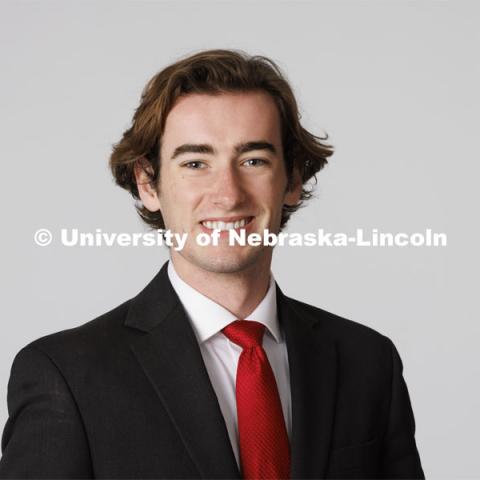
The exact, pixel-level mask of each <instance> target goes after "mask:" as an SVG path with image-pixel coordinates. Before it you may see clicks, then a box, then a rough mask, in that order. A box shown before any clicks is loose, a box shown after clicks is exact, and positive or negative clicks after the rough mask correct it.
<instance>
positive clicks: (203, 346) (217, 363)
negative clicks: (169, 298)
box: [168, 260, 292, 467]
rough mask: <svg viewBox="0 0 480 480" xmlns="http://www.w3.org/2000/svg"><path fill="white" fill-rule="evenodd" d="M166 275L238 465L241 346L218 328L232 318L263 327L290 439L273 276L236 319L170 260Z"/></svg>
mask: <svg viewBox="0 0 480 480" xmlns="http://www.w3.org/2000/svg"><path fill="white" fill-rule="evenodd" d="M168 277H169V279H170V282H171V284H172V286H173V288H174V290H175V292H176V293H177V295H178V297H179V298H180V301H181V302H182V304H183V306H184V308H185V310H186V312H187V315H188V317H189V320H190V322H191V324H192V327H193V330H194V332H195V335H196V337H197V340H198V344H199V346H200V351H201V353H202V357H203V361H204V363H205V366H206V369H207V372H208V375H209V377H210V381H211V383H212V386H213V389H214V390H215V393H216V395H217V398H218V403H219V405H220V409H221V411H222V414H223V418H224V419H225V424H226V426H227V431H228V435H229V437H230V442H231V444H232V448H233V452H234V454H235V458H236V460H237V465H238V466H239V467H240V462H239V447H238V422H237V404H236V399H235V378H236V373H237V365H238V359H239V357H240V354H241V353H242V348H241V347H239V346H238V345H236V344H235V343H233V342H231V341H230V340H228V338H227V337H226V336H225V335H224V334H223V333H222V332H221V330H222V328H224V327H226V326H227V325H229V324H230V323H232V322H234V321H235V320H254V321H256V322H259V323H262V324H263V325H265V327H266V328H265V335H264V336H263V348H264V350H265V352H266V354H267V357H268V360H269V362H270V365H271V367H272V370H273V374H274V375H275V380H276V382H277V387H278V393H279V395H280V401H281V403H282V409H283V418H284V419H285V425H286V427H287V433H288V436H289V438H291V426H292V421H291V419H292V414H291V395H290V375H289V368H288V357H287V346H286V344H285V339H284V336H283V334H282V331H281V329H280V325H279V323H278V316H277V295H276V288H275V281H274V279H273V275H270V286H269V288H268V292H267V294H266V295H265V297H264V299H263V300H262V301H261V302H260V303H259V304H258V306H257V307H256V308H255V310H254V311H253V312H252V313H251V314H250V315H248V318H246V319H238V318H237V317H236V316H235V315H233V314H232V313H231V312H230V311H228V310H227V309H226V308H224V307H222V306H221V305H219V304H218V303H215V302H214V301H213V300H210V299H209V298H208V297H206V296H205V295H202V294H201V293H200V292H199V291H197V290H195V289H194V288H192V287H191V286H190V285H188V284H187V283H185V282H184V281H183V280H182V279H181V278H180V277H179V275H178V274H177V272H176V271H175V268H174V266H173V262H172V261H171V260H170V261H169V262H168Z"/></svg>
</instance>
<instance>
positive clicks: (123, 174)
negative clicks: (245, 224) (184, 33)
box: [110, 50, 333, 229]
mask: <svg viewBox="0 0 480 480" xmlns="http://www.w3.org/2000/svg"><path fill="white" fill-rule="evenodd" d="M258 90H261V91H265V92H267V93H268V94H270V95H271V96H272V98H273V100H274V101H275V103H276V105H277V108H278V111H279V114H280V119H281V128H282V143H283V154H284V160H285V166H286V171H287V178H288V188H292V186H293V182H294V174H295V172H298V174H299V176H300V178H301V180H302V185H303V187H302V193H301V197H300V201H299V203H298V204H297V205H284V206H283V211H282V221H281V227H283V226H284V225H285V224H286V223H287V221H288V219H289V217H290V215H291V214H292V213H293V212H295V211H296V210H297V209H298V208H299V207H300V206H301V205H302V203H303V202H304V201H305V200H307V199H308V198H310V197H311V195H312V193H311V190H310V189H308V190H307V189H306V188H305V186H306V183H307V182H308V181H309V180H310V179H312V178H313V179H314V180H315V183H316V175H315V174H316V173H317V172H319V171H320V169H321V168H323V167H324V165H325V164H326V163H327V158H328V157H330V155H332V153H333V148H332V146H331V145H328V144H327V143H324V141H325V140H327V138H328V136H327V135H325V136H324V137H319V136H315V135H313V134H312V133H310V132H308V131H307V130H305V129H304V128H303V127H302V125H301V124H300V114H299V111H298V106H297V102H296V100H295V96H294V94H293V91H292V88H291V87H290V85H289V83H288V81H287V80H286V78H285V76H284V75H283V73H282V72H281V71H280V69H279V67H278V66H277V65H276V64H275V62H273V61H272V60H270V59H269V58H267V57H264V56H260V55H254V56H251V55H248V54H246V53H245V52H242V51H238V50H206V51H201V52H198V53H196V54H194V55H191V56H189V57H187V58H184V59H181V60H179V61H178V62H176V63H174V64H172V65H169V66H168V67H166V68H165V69H163V70H162V71H161V72H159V73H157V74H156V75H155V76H154V77H153V78H152V79H151V80H150V81H149V82H148V83H147V85H146V86H145V88H144V90H143V92H142V96H141V101H140V105H139V107H138V108H137V110H136V111H135V114H134V116H133V120H132V124H131V126H130V128H128V129H127V130H126V131H125V132H124V133H123V136H122V139H121V140H120V141H119V142H118V143H117V144H115V145H114V146H113V152H112V155H111V157H110V168H111V170H112V173H113V176H114V178H115V181H116V183H117V185H120V186H121V187H122V188H125V189H126V190H128V191H129V192H130V193H131V194H132V196H133V197H134V198H135V199H136V200H137V202H136V209H137V211H138V213H139V215H140V217H141V218H142V219H143V220H144V221H145V222H146V223H148V224H149V225H150V226H152V227H153V228H155V229H163V228H165V224H164V221H163V217H162V214H161V212H160V211H156V212H151V211H149V210H148V209H146V208H145V207H144V206H143V205H142V204H141V202H140V197H139V194H138V187H137V183H136V179H135V166H136V165H137V164H139V165H140V166H141V167H142V168H143V169H144V170H145V171H146V172H147V173H148V176H149V178H150V181H151V182H152V185H154V186H155V188H158V185H159V183H158V180H159V172H160V161H161V159H160V142H161V138H162V134H163V131H164V127H165V120H166V118H167V115H168V113H169V112H170V110H171V109H172V108H173V106H174V104H175V101H176V100H177V99H178V98H179V97H180V96H182V95H188V94H189V93H207V94H219V93H224V92H249V91H258Z"/></svg>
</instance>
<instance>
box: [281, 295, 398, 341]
mask: <svg viewBox="0 0 480 480" xmlns="http://www.w3.org/2000/svg"><path fill="white" fill-rule="evenodd" d="M288 301H289V302H290V305H291V307H292V308H293V309H294V310H295V311H296V312H297V314H298V315H299V316H301V317H303V318H308V319H309V320H310V322H311V323H312V324H315V325H316V326H317V327H318V328H321V329H322V330H323V331H324V332H325V333H327V334H328V335H329V336H331V337H332V338H334V339H335V340H337V341H338V342H341V343H348V342H349V341H354V342H355V343H357V344H362V343H363V344H365V345H367V346H369V345H384V346H385V345H388V347H389V348H391V345H392V342H391V340H390V339H389V338H388V337H386V336H385V335H383V334H382V333H380V332H378V331H377V330H375V329H373V328H371V327H369V326H367V325H364V324H362V323H359V322H355V321H353V320H349V319H347V318H344V317H341V316H339V315H336V314H334V313H331V312H328V311H327V310H323V309H321V308H319V307H316V306H314V305H310V304H308V303H304V302H301V301H299V300H296V299H293V298H288Z"/></svg>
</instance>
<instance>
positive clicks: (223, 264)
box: [182, 248, 266, 273]
mask: <svg viewBox="0 0 480 480" xmlns="http://www.w3.org/2000/svg"><path fill="white" fill-rule="evenodd" d="M245 253H247V252H229V251H228V250H227V251H223V252H221V251H219V250H215V251H213V252H205V251H203V252H202V251H201V252H190V254H188V253H187V252H184V254H183V255H182V256H183V257H184V258H185V260H187V261H188V262H189V263H192V264H194V265H196V266H197V267H198V268H201V269H202V270H205V271H207V272H211V273H239V272H242V271H244V270H246V269H248V268H249V267H252V266H253V265H255V264H256V263H258V261H259V260H260V258H261V257H262V255H265V253H266V252H265V249H263V248H255V249H252V250H250V251H249V252H248V253H247V254H245Z"/></svg>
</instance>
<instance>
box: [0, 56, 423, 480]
mask: <svg viewBox="0 0 480 480" xmlns="http://www.w3.org/2000/svg"><path fill="white" fill-rule="evenodd" d="M331 153H332V150H331V148H330V147H329V146H327V145H325V144H324V143H322V139H320V138H318V137H315V136H313V135H311V134H310V133H309V132H307V131H306V130H305V129H303V128H302V126H301V125H300V122H299V115H298V110H297V106H296V103H295V98H294V96H293V94H292V91H291V89H290V87H289V85H288V83H287V82H286V80H285V79H284V78H283V77H282V75H281V73H280V72H279V70H278V68H277V67H276V66H275V64H273V62H271V61H269V60H268V59H266V58H264V57H249V56H247V55H245V54H242V53H239V52H234V51H225V50H214V51H206V52H201V53H198V54H196V55H194V56H191V57H189V58H186V59H183V60H181V61H179V62H177V63H176V64H174V65H171V66H169V67H167V68H166V69H164V70H163V71H162V72H160V73H159V74H158V75H156V76H155V77H154V78H153V79H152V80H151V81H150V82H149V84H148V85H147V87H146V89H145V91H144V93H143V96H142V101H141V104H140V106H139V108H138V109H137V111H136V113H135V116H134V119H133V123H132V126H131V128H129V129H128V130H127V131H126V132H125V133H124V136H123V138H122V140H121V141H120V142H119V143H118V144H117V145H116V146H115V149H114V152H113V154H112V158H111V167H112V171H113V173H114V176H115V178H116V180H117V183H118V184H119V185H121V186H122V187H124V188H126V189H128V190H129V191H130V192H131V193H132V194H133V196H134V197H135V198H136V199H137V200H138V201H141V204H138V205H137V208H138V210H139V213H140V215H141V216H142V218H144V219H145V220H146V221H147V222H148V223H149V224H150V225H152V226H154V227H155V228H167V229H169V230H170V231H171V232H173V233H178V234H187V237H186V239H187V240H186V243H185V246H184V248H182V249H178V250H177V249H174V248H171V250H170V254H171V259H170V261H169V262H168V264H166V265H164V266H163V268H162V269H161V270H160V272H159V273H158V274H157V276H156V277H155V278H154V279H153V280H152V281H151V283H150V284H149V285H147V287H146V288H145V289H144V290H143V291H142V292H140V293H139V294H138V295H137V296H136V297H135V298H133V299H131V300H129V301H127V302H126V303H124V304H122V305H120V306H119V307H117V308H116V309H114V310H112V311H110V312H108V313H106V314H104V315H102V316H101V317H99V318H97V319H95V320H93V321H91V322H89V323H87V324H85V325H83V326H81V327H78V328H75V329H71V330H67V331H63V332H59V333H57V334H54V335H50V336H47V337H44V338H42V339H39V340H37V341H35V342H33V343H32V344H30V345H28V346H27V347H25V348H24V349H23V350H22V351H21V352H20V353H19V354H18V355H17V357H16V358H15V361H14V364H13V367H12V373H11V379H10V384H9V393H8V395H9V398H8V401H9V412H10V418H9V420H8V423H7V425H6V427H5V431H4V436H3V441H2V447H3V457H2V459H1V461H0V477H1V478H12V477H36V478H47V477H50V478H60V477H63V478H93V477H98V478H185V479H187V478H189V479H190V478H242V477H243V478H253V479H256V478H259V479H264V478H265V479H266V478H423V472H422V468H421V465H420V459H419V456H418V452H417V448H416V445H415V440H414V430H415V426H414V419H413V414H412V409H411V406H410V401H409V397H408V392H407V388H406V385H405V383H404V381H403V378H402V364H401V361H400V358H399V356H398V354H397V352H396V350H395V347H394V346H393V344H392V343H391V341H390V340H389V339H387V338H386V337H384V336H382V335H380V334H379V333H376V332H375V331H373V330H371V329H369V328H367V327H364V326H361V325H359V324H356V323H353V322H351V321H348V320H345V319H342V318H339V317H336V316H335V315H332V314H330V313H327V312H325V311H322V310H320V309H318V308H315V307H312V306H309V305H306V304H303V303H300V302H298V301H295V300H293V299H290V298H288V297H286V296H285V295H284V294H283V293H282V292H281V290H280V289H279V288H278V286H277V285H276V284H275V282H274V280H273V277H272V275H271V273H270V265H271V260H272V247H269V246H263V245H259V246H250V245H238V244H236V245H230V244H229V242H228V235H229V230H232V229H234V230H236V231H237V232H241V231H242V230H245V232H246V233H247V234H251V233H262V232H263V231H264V230H268V231H269V232H273V233H278V232H279V231H280V230H281V228H282V227H283V226H284V225H285V224H286V222H287V220H288V217H289V215H290V214H291V213H292V212H293V211H294V210H295V209H296V208H298V206H299V204H300V203H301V202H302V201H303V200H305V199H306V198H308V193H307V192H306V191H305V190H304V189H303V186H304V184H305V182H307V181H308V180H309V179H310V178H312V176H314V175H315V173H317V172H318V171H319V170H320V169H321V168H322V167H323V165H324V164H325V163H326V161H327V158H328V156H330V155H331ZM215 231H220V235H219V242H218V245H216V246H214V245H212V246H200V245H198V243H197V242H196V238H197V235H198V234H199V233H210V234H213V233H214V232H215Z"/></svg>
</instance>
